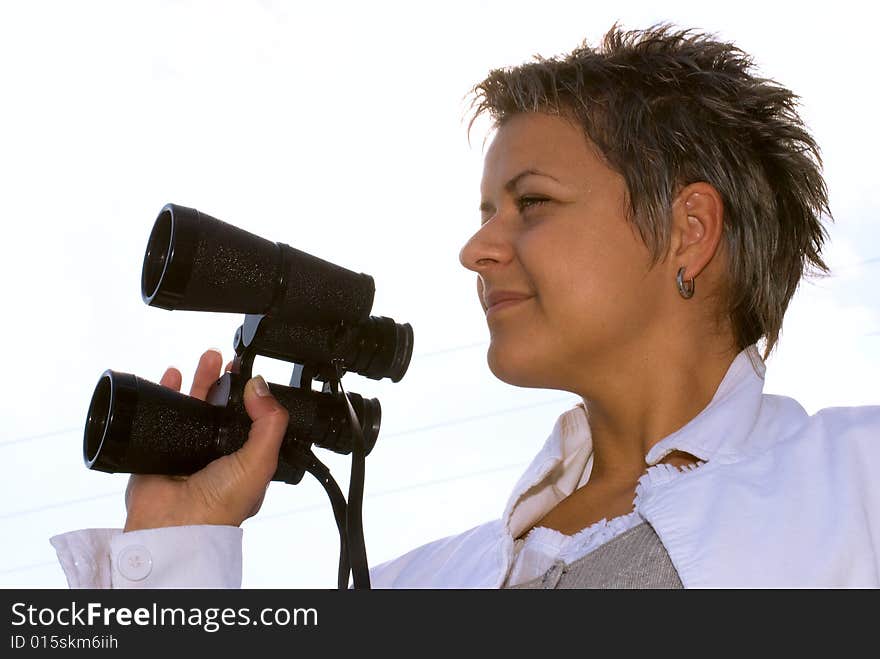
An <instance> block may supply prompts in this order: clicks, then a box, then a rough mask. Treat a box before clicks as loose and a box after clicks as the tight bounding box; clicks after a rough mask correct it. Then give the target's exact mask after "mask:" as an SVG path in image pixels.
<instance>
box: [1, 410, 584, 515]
mask: <svg viewBox="0 0 880 659" xmlns="http://www.w3.org/2000/svg"><path fill="white" fill-rule="evenodd" d="M570 400H571V399H570V398H558V399H554V400H549V401H543V402H540V403H533V404H531V405H520V406H518V407H511V408H507V409H503V410H497V411H494V412H489V413H488V414H481V415H477V416H469V417H464V418H460V419H453V420H452V421H445V422H442V423H437V424H433V425H430V426H423V427H421V428H414V429H412V430H405V431H401V432H398V433H392V434H389V435H386V436H385V439H388V438H389V437H401V436H404V435H409V434H415V433H418V432H424V431H426V430H433V429H435V428H443V427H448V426H455V425H462V424H466V423H470V422H472V421H479V420H480V419H487V418H492V417H496V416H501V415H504V414H509V413H511V412H519V411H521V410H528V409H532V408H535V407H541V406H543V405H552V404H557V403H560V402H565V401H570ZM119 494H120V493H119V491H118V490H117V491H113V492H107V493H105V494H95V495H93V496H89V497H82V498H80V499H72V500H66V501H60V502H58V503H50V504H46V505H44V506H38V507H36V508H28V509H25V510H17V511H15V512H11V513H5V514H3V515H0V520H7V519H12V518H14V517H21V516H24V515H32V514H34V513H39V512H43V511H45V510H51V509H53V508H64V507H67V506H72V505H77V504H80V503H86V502H89V501H97V500H100V499H106V498H109V497H115V496H119Z"/></svg>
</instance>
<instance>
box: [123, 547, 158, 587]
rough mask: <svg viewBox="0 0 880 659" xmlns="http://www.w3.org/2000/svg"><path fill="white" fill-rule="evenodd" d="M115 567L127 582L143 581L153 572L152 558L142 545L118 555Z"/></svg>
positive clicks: (128, 548)
mask: <svg viewBox="0 0 880 659" xmlns="http://www.w3.org/2000/svg"><path fill="white" fill-rule="evenodd" d="M116 566H117V568H118V569H119V572H121V573H122V576H123V577H125V578H126V579H128V580H129V581H143V580H144V579H146V578H147V577H148V576H149V574H150V572H152V570H153V557H152V556H150V551H149V550H148V549H147V548H146V547H144V546H143V545H133V546H131V547H126V548H125V549H123V550H122V551H121V552H120V553H119V560H118V561H117V564H116Z"/></svg>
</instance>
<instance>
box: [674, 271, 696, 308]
mask: <svg viewBox="0 0 880 659" xmlns="http://www.w3.org/2000/svg"><path fill="white" fill-rule="evenodd" d="M685 270H687V266H681V267H680V268H679V269H678V274H677V275H675V283H676V284H678V292H679V294H680V295H681V296H682V297H683V298H684V299H685V300H687V299H690V298H692V297H693V296H694V278H693V277H691V278H690V279H689V280H688V281H684V278H683V277H684V271H685Z"/></svg>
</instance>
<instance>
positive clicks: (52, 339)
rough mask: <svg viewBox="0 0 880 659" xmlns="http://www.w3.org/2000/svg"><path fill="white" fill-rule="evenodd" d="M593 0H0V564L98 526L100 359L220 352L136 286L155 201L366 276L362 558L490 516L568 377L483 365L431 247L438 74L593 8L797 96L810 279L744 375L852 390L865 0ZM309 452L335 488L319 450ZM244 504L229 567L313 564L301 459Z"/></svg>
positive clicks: (460, 292) (112, 488) (474, 172)
mask: <svg viewBox="0 0 880 659" xmlns="http://www.w3.org/2000/svg"><path fill="white" fill-rule="evenodd" d="M605 4H610V7H608V8H606V7H605V6H604V5H603V4H600V3H588V2H574V1H561V0H559V1H551V0H543V1H542V2H535V1H534V0H533V1H532V2H519V1H514V0H491V1H484V2H475V1H473V0H471V1H468V2H448V1H447V2H444V3H434V6H433V7H432V8H430V9H427V8H425V7H424V5H423V3H413V2H397V3H392V2H369V3H362V2H354V1H351V2H324V3H299V2H281V1H274V2H273V1H268V0H267V1H264V2H216V1H211V2H208V1H207V0H205V1H201V2H199V1H192V2H171V1H165V2H126V3H120V2H112V1H107V2H95V1H89V0H83V1H81V2H76V3H71V2H48V1H40V0H29V1H24V0H20V1H18V2H15V1H8V2H4V3H2V5H0V62H2V67H0V89H2V93H3V102H2V104H0V200H2V203H0V208H2V218H3V219H2V222H3V223H2V226H3V245H4V250H3V258H2V260H0V281H2V282H3V306H4V308H5V310H6V313H5V315H4V317H5V318H6V320H5V322H4V323H3V325H2V330H0V331H2V345H3V346H4V348H5V351H4V361H5V363H6V371H5V377H4V378H3V379H2V384H0V388H2V389H0V401H2V402H0V405H2V418H3V429H2V432H0V488H2V490H0V492H2V497H0V536H2V537H3V538H4V540H5V542H3V543H2V545H0V547H2V548H0V552H2V553H0V558H2V560H0V586H37V587H64V586H65V585H66V584H65V580H64V577H63V574H62V572H61V570H60V568H59V567H58V565H57V562H56V560H55V555H54V550H53V549H52V548H51V546H50V545H49V542H48V538H49V536H51V535H54V534H56V533H60V532H63V531H67V530H73V529H77V528H85V527H118V526H121V525H122V522H123V520H124V505H123V498H122V493H123V491H124V488H125V482H126V478H127V476H125V475H115V476H112V475H107V474H102V473H99V472H91V471H88V470H86V469H85V467H84V466H83V463H82V455H81V446H82V429H83V424H84V420H85V413H86V409H87V407H88V403H89V399H90V396H91V393H92V390H93V388H94V385H95V383H96V382H97V379H98V376H99V375H100V374H101V372H102V371H104V369H107V368H113V369H115V370H119V371H126V372H130V373H135V374H138V375H140V376H141V377H145V378H147V379H152V380H158V378H159V377H160V375H161V373H162V371H163V370H164V368H165V367H166V366H167V365H171V364H173V365H177V366H178V367H180V368H181V370H182V371H183V373H184V379H185V382H186V383H187V386H188V381H189V378H190V377H191V375H192V371H193V367H194V365H195V362H196V359H197V357H198V355H199V354H200V353H201V352H202V351H203V350H204V349H205V348H208V347H217V348H220V349H221V350H222V351H223V353H224V355H226V356H229V355H230V354H231V344H232V336H233V332H234V330H235V328H236V327H237V326H238V325H239V324H240V321H241V317H240V316H236V315H220V314H197V313H191V312H173V313H172V312H168V311H163V310H160V309H153V308H150V307H147V306H146V305H144V304H143V302H142V301H141V298H140V288H139V286H140V284H139V277H140V269H141V262H142V258H143V252H144V248H145V245H146V239H147V236H148V234H149V230H150V228H151V226H152V222H153V220H154V219H155V216H156V214H157V212H158V211H159V209H160V208H161V207H162V205H163V204H165V203H166V202H175V203H179V204H183V205H186V206H192V207H195V208H198V209H200V210H202V211H204V212H206V213H209V214H211V215H214V216H215V217H218V218H220V219H223V220H225V221H228V222H230V223H232V224H236V225H238V226H241V227H242V228H245V229H247V230H249V231H251V232H253V233H256V234H259V235H262V236H263V237H265V238H268V239H270V240H277V241H282V242H286V243H288V244H290V245H293V246H294V247H297V248H298V249H302V250H304V251H307V252H310V253H312V254H315V255H316V256H319V257H321V258H324V259H327V260H330V261H333V262H335V263H338V264H340V265H343V266H344V267H347V268H349V269H351V270H355V271H359V272H366V273H368V274H370V275H372V276H373V277H374V279H375V281H376V299H375V304H374V306H373V314H374V315H385V316H391V317H392V318H394V319H395V320H396V321H397V322H409V323H410V324H412V326H413V328H414V331H415V346H416V348H415V352H414V357H413V360H412V364H411V366H410V369H409V372H408V374H407V376H406V377H405V378H404V379H403V380H402V381H401V382H400V383H397V384H391V383H389V382H387V381H383V382H375V381H373V380H366V379H363V378H359V377H358V376H355V375H349V376H347V377H346V379H345V380H344V381H343V384H344V385H345V386H346V388H347V389H348V390H350V391H354V392H357V393H360V394H361V395H364V396H368V397H377V398H379V400H380V401H381V404H382V408H383V419H382V421H383V425H382V430H381V433H380V436H379V442H378V444H377V447H376V449H375V451H374V452H373V454H372V455H371V456H370V457H369V458H368V460H367V483H366V488H365V497H366V498H365V503H364V524H365V529H366V541H367V551H368V556H369V557H370V560H371V562H372V563H374V564H376V563H378V562H381V561H384V560H386V559H389V558H393V557H394V556H397V555H399V554H401V553H403V552H404V551H406V550H408V549H411V548H413V547H415V546H417V545H419V544H422V543H424V542H427V541H429V540H432V539H434V538H438V537H441V536H444V535H448V534H450V533H455V532H458V531H461V530H464V529H466V528H469V527H471V526H474V525H476V524H478V523H480V522H483V521H486V520H488V519H492V518H496V517H498V516H499V515H500V514H501V512H502V511H503V508H504V505H505V502H506V499H507V495H508V492H509V490H510V489H511V488H512V486H513V484H514V483H515V482H516V480H517V479H518V477H519V475H520V473H521V471H522V470H523V469H524V467H525V466H526V464H527V463H528V462H529V461H530V459H531V457H532V456H533V455H534V453H536V452H537V450H538V449H539V448H540V446H541V445H542V443H543V442H544V440H545V438H546V436H547V434H548V433H549V432H550V430H551V428H552V425H553V422H554V421H555V419H556V417H557V416H558V414H559V413H561V412H562V411H564V410H565V409H568V408H569V407H570V406H571V404H572V403H574V402H575V401H576V399H575V397H574V396H573V395H572V394H568V393H565V392H559V391H549V390H528V389H518V388H514V387H511V386H509V385H506V384H504V383H501V382H499V381H498V380H496V379H495V378H494V377H493V376H492V374H491V373H490V372H489V370H488V368H487V366H486V363H485V352H486V346H487V337H488V332H487V329H486V325H485V319H484V317H483V314H482V311H481V309H480V307H479V304H478V303H477V300H476V293H475V287H474V275H473V274H472V273H470V272H468V271H466V270H464V269H463V268H462V267H461V266H460V265H459V263H458V251H459V248H460V247H461V245H462V244H463V243H464V241H465V240H466V239H467V238H468V237H469V236H470V235H471V233H472V232H473V231H474V230H475V229H476V227H477V225H478V223H479V217H478V213H477V211H476V208H477V205H478V199H479V194H478V186H479V177H480V170H481V160H482V146H481V145H482V137H483V133H481V132H479V131H477V133H475V135H474V138H473V139H472V144H473V146H469V144H468V141H467V138H466V132H465V123H466V122H465V121H463V117H464V116H465V111H466V104H465V102H464V101H463V98H464V96H465V95H466V93H467V92H468V90H469V89H470V87H471V86H472V85H473V84H474V83H476V82H477V81H479V80H480V79H481V78H482V77H483V76H484V75H485V74H486V73H487V72H488V71H489V69H491V68H493V67H498V66H506V65H515V64H519V63H521V62H523V61H525V60H527V59H529V58H531V56H532V55H535V54H542V55H545V56H550V55H555V54H559V53H562V52H565V51H568V50H570V49H571V48H573V47H574V46H575V45H577V44H578V43H579V42H580V41H581V40H582V39H584V38H586V39H588V40H589V41H591V42H595V41H596V40H598V38H599V37H600V36H601V35H602V34H603V33H604V31H605V30H606V29H607V28H608V27H610V26H611V24H612V23H613V22H614V21H615V20H620V21H621V22H622V24H623V25H624V26H625V27H627V28H640V27H646V26H648V25H650V24H652V23H656V22H672V23H675V24H677V25H679V26H682V27H698V28H701V29H704V30H706V31H710V32H715V33H717V34H719V35H720V36H722V37H724V38H727V39H730V40H732V41H735V42H736V43H737V44H739V45H740V46H741V47H742V48H743V49H745V50H746V51H747V52H750V53H751V54H753V55H754V56H755V59H756V61H757V63H758V64H759V67H760V69H761V70H762V71H763V72H764V73H765V74H766V75H768V76H770V77H774V78H776V79H777V80H779V81H780V82H782V83H783V84H785V85H787V86H789V87H791V88H792V89H794V90H795V91H796V92H797V93H799V94H800V95H801V96H802V98H803V111H802V113H803V116H804V118H805V119H806V121H807V123H808V125H809V126H810V127H811V128H812V130H813V132H814V134H815V135H816V137H817V139H818V141H819V143H820V145H821V146H822V148H823V153H824V156H825V163H826V177H827V181H828V184H829V188H830V193H831V204H832V211H833V212H834V213H835V217H836V223H835V224H834V225H833V226H832V228H831V237H832V242H831V245H830V247H829V248H828V250H827V257H828V261H829V262H830V264H831V265H832V267H834V268H835V272H836V274H835V276H834V277H833V278H831V279H828V280H825V281H823V282H822V283H821V284H808V285H805V286H803V287H802V289H801V290H800V291H799V292H798V294H797V295H796V297H795V299H794V301H793V303H792V305H791V307H790V309H789V313H788V316H787V320H786V323H785V327H784V331H783V335H782V340H781V344H780V347H779V349H778V351H777V353H776V354H775V355H774V356H773V357H771V359H770V361H769V363H768V376H767V380H766V388H765V389H766V391H768V392H770V393H781V394H786V395H790V396H792V397H794V398H796V399H798V400H799V401H801V403H802V404H803V405H804V407H805V408H806V409H807V410H808V411H809V412H814V411H816V410H818V409H820V408H822V407H826V406H831V405H857V404H869V403H870V404H877V403H880V392H878V386H877V373H878V367H880V304H878V302H880V296H878V294H877V290H878V287H880V225H878V220H877V218H878V210H880V208H878V206H880V204H878V201H877V197H876V195H875V191H876V189H877V186H876V179H875V178H874V177H875V172H876V163H875V162H874V161H875V157H876V154H877V153H878V152H880V137H878V132H877V131H876V129H875V124H876V112H877V105H878V92H877V86H876V71H875V67H874V62H875V61H876V52H875V49H876V32H875V25H876V22H875V17H874V16H871V15H868V12H873V11H874V10H873V9H867V8H866V7H867V6H868V5H867V3H863V2H852V3H847V2H835V3H826V4H824V5H821V4H812V5H810V7H809V8H805V5H803V4H802V3H789V4H786V3H768V2H764V1H762V2H740V3H736V4H735V5H732V4H730V3H727V4H723V3H721V4H719V3H706V2H703V1H699V2H683V1H674V0H667V1H666V2H663V3H656V2H647V1H641V0H640V1H633V2H628V3H605ZM820 7H821V8H820ZM481 130H482V128H481ZM263 366H264V368H263V369H262V370H263V373H264V374H265V375H266V376H267V377H268V378H269V379H270V380H274V381H279V382H286V381H287V378H288V375H289V370H288V369H286V368H277V364H272V363H264V364H263ZM321 456H322V457H324V458H327V460H326V461H327V463H328V464H329V465H330V466H331V468H332V469H333V470H334V474H335V475H336V478H337V481H338V482H339V483H340V485H341V486H342V488H343V490H344V491H347V488H348V471H347V467H348V459H347V458H338V459H337V458H336V456H332V455H331V456H328V455H327V453H326V452H321ZM244 526H245V550H244V551H245V555H244V564H245V567H244V585H245V586H246V587H264V586H278V587H329V588H332V587H334V585H335V580H336V562H337V558H338V546H337V535H336V529H335V525H334V523H333V520H332V515H331V512H330V507H329V503H328V502H327V500H326V497H325V495H324V492H323V490H322V489H321V488H320V487H319V486H318V485H317V484H316V483H314V482H313V479H310V478H309V477H307V478H306V480H304V481H303V483H302V484H300V485H297V486H287V485H282V484H273V485H272V486H271V487H270V490H269V494H268V496H267V498H266V501H265V503H264V506H263V511H262V512H261V514H260V515H259V516H258V517H257V518H254V519H252V520H249V521H247V522H245V525H244Z"/></svg>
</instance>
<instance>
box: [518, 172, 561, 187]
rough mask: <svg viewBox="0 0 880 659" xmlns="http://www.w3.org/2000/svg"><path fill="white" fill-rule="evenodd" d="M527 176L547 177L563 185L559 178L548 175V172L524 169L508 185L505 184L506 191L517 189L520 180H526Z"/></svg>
mask: <svg viewBox="0 0 880 659" xmlns="http://www.w3.org/2000/svg"><path fill="white" fill-rule="evenodd" d="M526 176H546V177H547V178H549V179H553V180H554V181H556V182H557V183H562V181H560V180H559V179H558V178H556V177H555V176H553V175H552V174H548V173H547V172H542V171H539V170H537V169H524V170H523V171H521V172H520V173H519V174H517V175H516V176H514V177H513V178H512V179H510V180H509V181H508V182H507V183H505V184H504V189H505V190H508V191H510V190H513V189H514V188H515V187H516V184H517V183H519V181H520V179H523V178H525V177H526Z"/></svg>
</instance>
